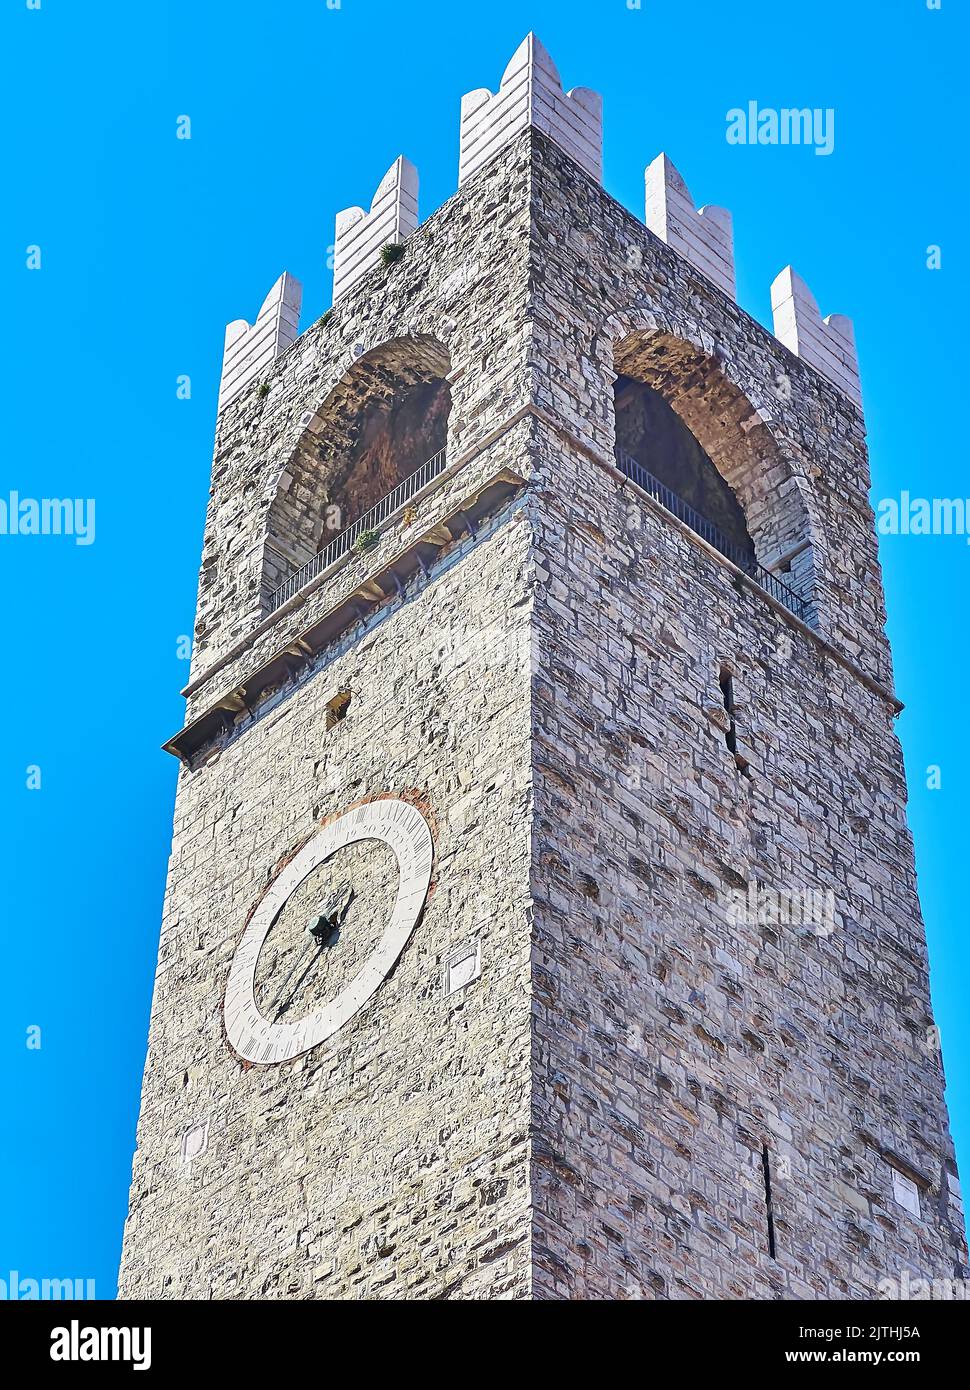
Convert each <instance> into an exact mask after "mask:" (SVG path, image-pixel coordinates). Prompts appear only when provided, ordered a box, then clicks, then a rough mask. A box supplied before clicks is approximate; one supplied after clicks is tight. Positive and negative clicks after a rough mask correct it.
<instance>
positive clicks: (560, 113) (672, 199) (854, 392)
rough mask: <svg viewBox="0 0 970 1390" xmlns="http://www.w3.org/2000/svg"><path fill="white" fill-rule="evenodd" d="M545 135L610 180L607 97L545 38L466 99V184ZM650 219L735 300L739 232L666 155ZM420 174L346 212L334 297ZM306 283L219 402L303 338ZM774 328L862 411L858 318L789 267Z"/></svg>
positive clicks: (656, 168) (394, 168)
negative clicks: (697, 196) (573, 71)
mask: <svg viewBox="0 0 970 1390" xmlns="http://www.w3.org/2000/svg"><path fill="white" fill-rule="evenodd" d="M530 127H532V128H534V129H536V130H539V131H541V132H542V133H543V134H544V135H546V136H547V137H548V138H549V139H550V140H552V141H554V142H555V144H556V145H558V146H559V147H560V149H562V150H563V151H564V152H565V154H566V155H568V156H569V158H570V159H572V160H573V162H574V163H575V164H576V165H577V166H578V167H579V169H581V170H582V171H583V173H585V174H587V175H588V176H589V177H590V178H592V179H594V180H595V181H596V182H597V183H600V182H601V180H602V145H603V118H602V98H601V97H600V96H599V94H598V93H596V92H593V91H591V90H589V89H588V88H586V87H574V88H572V89H571V90H570V91H568V92H567V91H565V90H564V88H563V85H562V81H561V79H560V76H559V72H558V70H557V68H556V66H555V64H554V63H553V61H552V59H551V57H550V56H549V54H548V52H547V51H546V49H545V48H544V47H543V45H542V43H541V42H540V41H539V39H538V38H537V37H536V35H535V34H532V33H530V34H528V35H527V36H526V38H525V39H524V40H523V41H522V43H521V44H520V45H519V47H518V48H517V49H516V51H515V53H514V54H513V56H512V59H511V61H510V62H509V64H508V66H507V67H506V69H505V72H504V73H503V75H502V79H501V82H500V83H499V87H498V90H497V91H496V92H493V91H491V90H490V89H489V88H479V89H477V90H476V91H473V92H469V93H467V94H466V95H465V96H464V97H463V98H462V100H461V112H460V122H459V161H458V186H459V188H462V187H463V186H464V185H465V184H467V183H468V181H469V180H470V179H472V178H473V177H474V176H475V175H476V174H477V173H478V172H479V171H480V170H481V169H482V168H483V167H484V166H485V165H486V164H488V163H489V162H490V161H491V160H492V159H493V158H494V157H495V155H497V154H498V153H499V152H500V151H501V150H502V149H504V148H505V147H506V146H507V145H508V144H509V143H510V142H511V141H512V140H514V139H515V138H516V137H517V136H518V135H519V134H520V133H521V132H522V131H523V130H526V129H528V128H530ZM644 222H645V224H646V226H647V227H648V229H649V230H650V231H651V232H652V233H653V234H654V235H656V236H657V237H659V238H660V240H661V241H663V242H664V243H666V245H667V246H669V247H670V248H671V250H672V251H674V252H675V253H676V254H677V255H678V256H680V257H682V258H683V259H684V260H685V261H687V262H688V263H689V264H690V265H692V266H693V267H694V268H695V269H696V270H697V271H698V272H699V273H700V274H701V275H703V276H704V277H705V278H706V279H707V280H708V281H709V282H710V283H711V284H712V285H714V286H716V288H717V289H718V290H720V291H722V292H723V293H724V294H725V295H727V296H728V297H729V298H730V299H732V300H733V299H735V295H736V289H735V270H734V232H733V223H732V217H731V214H730V212H728V211H727V209H726V208H723V207H717V206H711V205H706V206H703V207H700V208H698V207H696V205H695V203H694V200H693V198H692V196H691V193H690V190H689V189H688V187H687V184H686V182H685V181H684V179H683V178H682V176H681V175H680V173H679V172H678V170H677V168H676V167H675V165H674V164H673V163H672V161H671V160H670V159H669V158H668V156H667V155H666V154H660V155H658V156H657V158H656V159H654V160H653V162H652V163H651V164H650V165H649V166H648V167H647V169H646V174H645V205H644ZM418 225H419V221H418V171H417V169H416V168H415V166H414V165H413V164H412V163H411V162H410V160H408V159H406V158H405V157H404V156H403V155H402V156H400V157H399V158H398V159H396V160H395V162H394V163H393V164H392V165H391V167H390V169H389V170H388V171H387V173H386V174H385V175H384V177H383V179H382V180H381V182H380V183H379V185H378V187H377V191H376V192H375V194H374V197H373V200H372V201H371V205H370V209H369V210H367V211H365V210H364V209H363V208H360V207H351V208H346V209H344V210H343V211H342V212H339V213H338V214H337V219H336V233H335V240H334V252H333V272H334V283H333V302H334V303H337V302H338V301H339V300H341V299H342V298H344V297H345V296H346V295H347V294H348V293H350V291H351V290H352V289H353V288H354V287H355V286H356V285H357V283H358V282H359V281H360V280H361V279H362V278H363V277H364V276H365V275H367V274H368V273H369V272H370V271H372V270H373V269H374V268H375V267H377V265H378V264H379V263H380V260H381V252H382V250H383V249H384V248H385V247H386V246H388V245H392V244H393V245H396V244H399V243H402V242H405V241H407V239H408V237H410V236H411V234H412V233H413V232H414V231H415V230H416V229H417V228H418ZM300 295H301V289H300V285H299V282H298V281H296V280H295V279H294V278H293V277H292V276H291V275H288V274H286V273H284V274H283V275H282V276H281V277H280V279H279V280H278V281H277V282H276V284H275V285H274V286H273V289H272V290H271V291H270V293H269V294H268V295H267V297H266V300H265V301H264V303H263V306H262V308H261V309H260V311H259V314H258V316H257V318H256V321H255V323H254V324H252V325H250V324H249V323H247V322H246V321H244V320H237V321H236V322H234V323H231V324H230V325H229V326H228V328H227V329H226V346H225V353H224V358H223V371H222V383H221V386H220V390H219V409H220V410H221V409H222V408H223V407H224V406H225V405H226V404H228V402H229V401H231V400H232V399H234V397H236V396H237V395H238V394H239V393H240V392H241V391H242V390H244V389H245V388H246V387H247V386H249V385H250V384H251V383H252V382H253V381H254V380H256V379H257V378H259V377H260V376H261V374H262V373H264V372H265V371H266V369H267V368H268V367H269V366H270V365H271V364H272V362H273V361H274V360H275V358H276V357H277V356H279V354H280V353H281V352H282V351H283V350H284V348H286V347H288V346H289V344H290V343H292V342H293V340H294V339H295V338H296V336H297V331H298V329H297V324H298V318H299V307H300ZM771 303H772V311H773V315H774V333H775V336H776V338H777V339H778V341H779V342H780V343H782V344H783V345H784V347H786V348H787V349H788V350H789V351H791V352H792V353H794V354H795V355H796V356H797V357H799V358H800V359H801V360H802V361H803V362H805V363H807V364H808V365H809V366H810V367H812V368H813V369H814V370H815V371H817V372H819V373H820V374H821V375H822V376H823V377H825V378H826V380H828V381H829V382H831V383H832V384H833V385H834V386H836V387H837V388H838V389H839V390H840V391H841V392H842V393H843V394H844V395H845V396H846V397H847V398H848V399H849V400H850V401H852V402H853V404H855V405H856V406H858V407H859V408H860V409H861V404H862V400H861V394H860V388H859V368H858V361H857V357H856V349H855V337H854V334H853V328H852V322H851V320H850V319H848V318H846V317H844V316H843V315H841V314H833V315H830V316H829V317H828V318H826V319H823V318H822V316H821V313H820V312H819V308H818V305H817V303H816V301H815V299H814V298H813V296H812V294H811V292H810V291H809V289H808V287H807V286H806V285H805V283H804V281H803V280H801V279H800V277H799V276H797V275H796V274H795V273H794V271H793V270H792V269H791V267H790V266H789V267H786V269H785V270H783V271H782V272H781V274H780V275H779V276H778V277H777V279H776V280H775V282H774V284H773V285H772V287H771Z"/></svg>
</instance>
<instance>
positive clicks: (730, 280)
mask: <svg viewBox="0 0 970 1390" xmlns="http://www.w3.org/2000/svg"><path fill="white" fill-rule="evenodd" d="M644 221H645V222H646V224H647V226H648V227H649V228H650V230H651V231H652V232H655V233H656V235H657V236H658V237H660V239H661V241H665V242H666V243H667V245H668V246H669V247H671V248H672V249H673V250H674V251H677V252H678V253H679V254H680V255H681V256H683V257H684V259H685V260H688V261H690V263H691V265H693V266H696V267H697V269H698V270H699V271H701V273H702V274H703V275H706V276H707V278H708V280H710V281H712V282H713V283H714V284H715V285H717V287H718V289H721V290H723V291H724V293H725V294H728V295H730V296H731V298H732V299H734V298H735V286H734V228H733V222H732V218H731V214H730V213H729V212H728V210H727V208H719V207H703V208H699V209H698V208H695V207H694V200H693V198H692V197H691V196H690V189H689V188H688V187H687V185H686V183H685V182H684V180H683V178H682V177H681V175H680V174H679V173H678V171H677V169H676V168H675V166H674V165H673V164H672V163H671V161H670V160H669V159H668V158H667V156H666V155H665V154H658V155H657V158H656V159H655V160H654V161H653V163H652V164H650V165H648V166H647V172H646V211H645V215H644Z"/></svg>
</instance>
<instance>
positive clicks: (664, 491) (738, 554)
mask: <svg viewBox="0 0 970 1390" xmlns="http://www.w3.org/2000/svg"><path fill="white" fill-rule="evenodd" d="M616 463H617V467H618V468H619V469H620V471H621V473H624V474H625V475H626V476H627V477H628V478H629V479H630V481H631V482H634V483H636V485H637V487H640V488H642V489H643V491H644V492H647V493H649V494H650V496H651V497H652V498H654V500H655V501H657V502H659V503H660V505H661V506H662V507H663V508H664V509H665V510H666V511H668V512H670V513H671V514H672V515H673V516H675V517H677V519H678V521H682V522H683V523H684V525H685V526H689V527H690V529H691V530H692V531H694V532H695V533H696V534H697V535H698V536H700V537H702V539H703V540H705V541H707V543H708V545H712V546H713V547H714V549H715V550H719V551H720V552H721V554H722V555H724V556H726V557H727V558H728V559H729V560H730V561H731V562H732V563H733V564H735V565H737V567H738V569H742V570H744V572H745V574H747V575H750V577H751V578H752V579H753V580H754V581H755V583H756V584H759V585H760V586H761V588H762V589H764V590H765V591H766V592H767V593H769V594H770V595H771V597H772V598H773V599H775V600H776V601H777V602H778V603H783V604H784V605H785V607H786V608H787V609H788V611H789V612H790V613H794V615H795V617H796V618H800V619H801V620H802V622H807V621H808V604H807V603H806V602H805V600H804V599H803V598H802V597H801V596H800V595H799V594H796V592H795V590H794V589H792V588H790V587H789V585H787V584H786V583H785V582H784V580H782V579H779V578H778V576H777V574H772V572H771V570H766V569H765V567H764V565H759V564H758V562H757V561H756V560H754V559H753V558H752V557H751V556H750V555H749V554H747V553H746V552H745V551H743V550H742V549H741V548H740V547H739V546H736V545H735V544H734V543H733V541H729V540H728V538H727V536H725V534H724V532H723V531H719V530H718V528H717V527H716V526H715V525H714V524H713V522H710V521H708V519H707V517H706V516H701V514H700V512H696V511H695V510H694V508H693V507H692V506H690V505H689V503H687V502H685V501H684V499H683V498H682V497H678V496H677V494H676V492H671V490H670V488H669V487H667V485H666V483H662V482H661V481H660V479H659V478H655V477H654V476H653V474H652V473H649V472H648V471H647V469H646V468H644V467H643V465H642V464H641V463H638V462H637V460H636V459H635V458H633V457H631V455H630V454H628V453H625V452H624V450H622V449H617V451H616Z"/></svg>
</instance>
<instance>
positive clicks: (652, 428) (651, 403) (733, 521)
mask: <svg viewBox="0 0 970 1390" xmlns="http://www.w3.org/2000/svg"><path fill="white" fill-rule="evenodd" d="M613 404H614V409H615V411H616V452H617V458H618V460H619V461H620V463H621V465H622V464H623V463H624V462H625V461H626V460H633V461H634V462H635V463H636V464H638V465H639V469H638V470H637V471H638V472H641V473H646V474H647V475H649V476H650V477H651V478H654V479H656V480H657V481H658V482H659V483H660V484H661V485H662V488H665V489H667V490H668V491H669V492H670V493H672V494H673V496H674V497H676V498H679V499H680V500H681V501H682V502H683V503H684V504H685V509H686V510H687V511H688V512H693V513H696V516H697V517H698V519H704V520H706V521H707V522H709V523H710V526H711V528H712V531H713V533H714V534H716V535H717V536H718V537H721V538H723V541H724V545H725V549H726V551H727V553H730V554H731V556H732V558H735V559H736V560H737V561H738V562H739V563H741V564H742V567H743V568H745V569H750V568H752V566H753V565H754V558H755V550H754V541H753V540H752V539H751V537H750V535H749V534H748V525H747V522H746V521H745V519H744V512H743V511H742V510H741V506H740V504H739V502H738V499H737V498H736V497H735V495H734V493H733V492H732V491H731V489H730V487H728V485H727V483H726V482H725V481H724V479H723V478H722V477H721V475H720V473H719V472H718V471H717V468H716V467H715V465H714V463H713V462H712V460H711V459H710V458H708V456H707V454H706V453H705V452H704V449H703V448H702V447H701V444H700V443H699V441H698V440H697V439H696V438H695V437H694V435H693V434H692V433H691V432H690V430H689V429H688V428H687V426H686V425H685V424H684V422H683V420H682V419H681V418H680V416H679V415H678V414H677V412H676V411H675V410H674V408H673V407H672V406H671V405H669V404H668V403H667V401H665V400H664V398H663V396H661V394H660V393H659V391H655V390H654V389H653V388H652V387H650V386H647V385H646V384H645V383H644V382H642V381H636V380H634V379H633V378H632V377H628V376H618V377H617V379H616V383H615V384H614V387H613ZM625 471H627V470H625ZM634 476H636V474H634ZM658 491H659V490H658ZM685 519H686V518H685ZM695 529H697V528H696V527H695Z"/></svg>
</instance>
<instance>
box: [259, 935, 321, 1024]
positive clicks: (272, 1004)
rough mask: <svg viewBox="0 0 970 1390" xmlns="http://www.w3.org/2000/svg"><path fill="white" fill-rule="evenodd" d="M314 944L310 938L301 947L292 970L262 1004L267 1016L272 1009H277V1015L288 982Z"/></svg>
mask: <svg viewBox="0 0 970 1390" xmlns="http://www.w3.org/2000/svg"><path fill="white" fill-rule="evenodd" d="M316 944H317V943H316V942H315V941H314V940H313V938H312V937H311V938H310V940H309V941H308V942H307V943H306V945H305V946H304V947H303V950H302V951H301V952H300V954H299V955H298V956H297V959H296V963H295V965H294V966H293V967H292V969H291V970H290V972H289V974H288V975H287V976H286V977H285V979H284V980H283V982H282V984H280V985H279V986H278V987H277V988H276V990H275V992H274V993H273V994H272V995H271V996H270V998H269V999H267V1000H266V1002H265V1003H264V1005H263V1007H264V1008H265V1010H266V1012H267V1014H268V1013H269V1012H270V1011H271V1010H272V1009H277V1013H278V1010H279V1002H280V1000H281V999H282V997H283V995H284V993H285V992H286V989H287V986H288V985H289V983H290V981H291V980H292V979H293V978H294V976H295V975H296V973H297V971H298V970H299V969H300V967H301V966H302V965H303V962H304V961H305V960H306V958H307V956H308V955H309V954H310V952H311V951H312V950H313V948H314V946H316Z"/></svg>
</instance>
